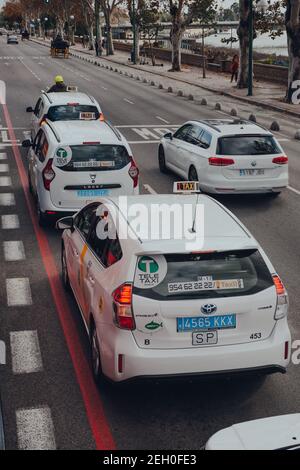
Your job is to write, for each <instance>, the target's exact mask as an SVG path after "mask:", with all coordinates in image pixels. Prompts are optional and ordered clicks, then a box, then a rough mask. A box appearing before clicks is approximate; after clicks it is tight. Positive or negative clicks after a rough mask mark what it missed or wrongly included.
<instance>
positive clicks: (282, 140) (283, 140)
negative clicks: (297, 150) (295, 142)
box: [277, 139, 291, 142]
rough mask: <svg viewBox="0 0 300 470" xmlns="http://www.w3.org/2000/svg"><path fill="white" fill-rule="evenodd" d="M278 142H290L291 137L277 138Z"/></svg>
mask: <svg viewBox="0 0 300 470" xmlns="http://www.w3.org/2000/svg"><path fill="white" fill-rule="evenodd" d="M277 140H278V142H289V141H290V140H291V139H277Z"/></svg>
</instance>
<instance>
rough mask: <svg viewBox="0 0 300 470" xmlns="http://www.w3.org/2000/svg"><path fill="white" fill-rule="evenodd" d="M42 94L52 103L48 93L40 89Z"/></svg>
mask: <svg viewBox="0 0 300 470" xmlns="http://www.w3.org/2000/svg"><path fill="white" fill-rule="evenodd" d="M42 95H45V96H46V98H47V100H48V101H49V103H50V104H52V103H53V101H52V100H51V98H49V96H48V93H47V92H46V91H44V90H42Z"/></svg>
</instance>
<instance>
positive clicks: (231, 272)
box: [134, 250, 274, 300]
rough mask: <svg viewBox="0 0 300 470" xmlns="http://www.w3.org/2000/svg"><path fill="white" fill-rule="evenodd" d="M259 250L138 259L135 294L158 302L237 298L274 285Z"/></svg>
mask: <svg viewBox="0 0 300 470" xmlns="http://www.w3.org/2000/svg"><path fill="white" fill-rule="evenodd" d="M273 285H274V284H273V279H272V276H271V274H270V271H269V269H268V267H267V266H266V264H265V262H264V260H263V258H262V256H261V255H260V253H259V251H258V250H238V251H237V250H236V251H226V252H216V253H208V254H174V255H173V254H170V255H165V256H162V255H159V256H157V257H156V256H149V257H147V256H143V257H140V258H139V259H138V262H137V269H136V274H135V281H134V293H135V294H136V295H140V296H143V297H149V298H152V299H157V300H167V299H182V298H186V299H191V298H201V299H205V298H219V297H236V296H244V295H251V294H256V293H258V292H260V291H263V290H264V289H267V288H269V287H271V286H273Z"/></svg>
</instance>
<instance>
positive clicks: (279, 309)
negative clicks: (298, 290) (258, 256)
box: [273, 274, 289, 320]
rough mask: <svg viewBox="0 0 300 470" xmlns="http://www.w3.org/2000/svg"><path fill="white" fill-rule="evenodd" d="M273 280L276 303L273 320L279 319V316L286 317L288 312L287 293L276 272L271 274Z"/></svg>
mask: <svg viewBox="0 0 300 470" xmlns="http://www.w3.org/2000/svg"><path fill="white" fill-rule="evenodd" d="M273 282H274V285H275V289H276V294H277V305H276V312H275V316H274V318H275V320H280V319H281V318H284V317H286V316H287V313H288V305H289V300H288V294H287V291H286V289H285V287H284V284H283V282H282V280H281V279H280V277H279V276H278V274H273Z"/></svg>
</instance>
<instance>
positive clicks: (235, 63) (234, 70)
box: [230, 54, 240, 83]
mask: <svg viewBox="0 0 300 470" xmlns="http://www.w3.org/2000/svg"><path fill="white" fill-rule="evenodd" d="M239 66H240V60H239V56H238V55H237V54H235V55H234V56H233V58H232V61H231V80H230V83H232V82H233V79H235V81H236V82H237V79H238V73H239Z"/></svg>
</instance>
